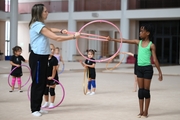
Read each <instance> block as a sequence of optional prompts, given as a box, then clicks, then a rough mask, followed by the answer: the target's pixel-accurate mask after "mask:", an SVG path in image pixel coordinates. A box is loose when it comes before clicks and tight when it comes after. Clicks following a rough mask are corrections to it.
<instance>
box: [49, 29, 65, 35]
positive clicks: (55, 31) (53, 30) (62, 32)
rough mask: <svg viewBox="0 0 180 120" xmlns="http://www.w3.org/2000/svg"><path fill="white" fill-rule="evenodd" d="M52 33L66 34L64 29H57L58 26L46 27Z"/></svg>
mask: <svg viewBox="0 0 180 120" xmlns="http://www.w3.org/2000/svg"><path fill="white" fill-rule="evenodd" d="M48 29H49V30H50V31H51V32H53V33H61V34H67V32H68V31H67V30H66V29H58V28H48Z"/></svg>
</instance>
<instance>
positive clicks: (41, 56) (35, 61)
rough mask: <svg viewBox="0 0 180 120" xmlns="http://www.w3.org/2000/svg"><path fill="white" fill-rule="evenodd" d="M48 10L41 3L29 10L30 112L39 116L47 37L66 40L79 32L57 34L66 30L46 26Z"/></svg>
mask: <svg viewBox="0 0 180 120" xmlns="http://www.w3.org/2000/svg"><path fill="white" fill-rule="evenodd" d="M47 16H48V11H47V9H46V7H45V6H44V5H43V4H35V5H34V6H33V7H32V10H31V21H30V23H29V28H30V45H31V53H30V56H29V66H30V68H31V74H32V87H31V112H32V115H33V116H41V115H42V114H41V113H45V111H42V110H41V109H40V108H41V103H42V97H43V93H44V90H45V87H46V79H47V65H48V57H49V54H50V44H49V40H48V38H50V39H52V40H55V41H66V40H71V39H75V38H78V37H79V36H80V34H79V33H75V34H74V35H71V36H58V35H56V34H55V33H62V34H66V33H67V30H63V29H61V30H60V29H56V28H48V27H46V26H45V24H44V21H45V20H46V19H47Z"/></svg>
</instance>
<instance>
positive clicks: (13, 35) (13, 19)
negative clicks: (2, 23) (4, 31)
mask: <svg viewBox="0 0 180 120" xmlns="http://www.w3.org/2000/svg"><path fill="white" fill-rule="evenodd" d="M17 32H18V0H11V2H10V55H13V51H12V48H13V47H14V46H16V45H17V43H18V40H17Z"/></svg>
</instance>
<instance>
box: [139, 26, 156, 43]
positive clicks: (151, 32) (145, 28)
mask: <svg viewBox="0 0 180 120" xmlns="http://www.w3.org/2000/svg"><path fill="white" fill-rule="evenodd" d="M141 27H143V28H144V30H146V31H147V32H149V33H150V34H149V39H150V40H151V41H152V39H153V36H154V27H153V26H152V25H151V24H143V25H141Z"/></svg>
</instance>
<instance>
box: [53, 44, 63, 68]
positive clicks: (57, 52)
mask: <svg viewBox="0 0 180 120" xmlns="http://www.w3.org/2000/svg"><path fill="white" fill-rule="evenodd" d="M54 56H55V57H56V58H57V60H58V67H57V70H59V66H60V61H61V62H62V63H63V65H64V61H63V58H62V56H61V55H60V49H59V47H56V48H55V52H54Z"/></svg>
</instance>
